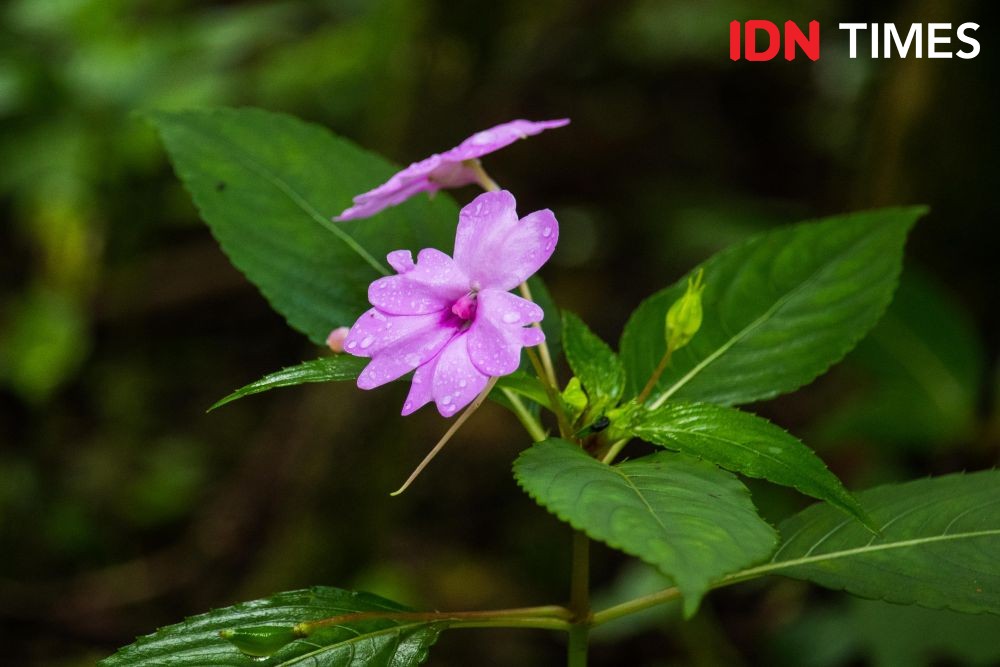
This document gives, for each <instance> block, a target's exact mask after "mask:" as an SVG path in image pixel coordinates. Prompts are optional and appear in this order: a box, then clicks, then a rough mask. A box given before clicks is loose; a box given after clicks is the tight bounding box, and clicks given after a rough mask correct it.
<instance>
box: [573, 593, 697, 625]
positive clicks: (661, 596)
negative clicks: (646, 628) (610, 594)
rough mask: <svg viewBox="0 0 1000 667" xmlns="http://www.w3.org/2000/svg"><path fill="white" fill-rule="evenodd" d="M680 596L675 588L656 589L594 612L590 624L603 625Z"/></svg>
mask: <svg viewBox="0 0 1000 667" xmlns="http://www.w3.org/2000/svg"><path fill="white" fill-rule="evenodd" d="M680 596H681V592H680V591H679V590H678V589H677V588H676V587H674V588H667V589H666V590H662V591H657V592H656V593H651V594H649V595H644V596H642V597H641V598H636V599H634V600H629V601H628V602H623V603H621V604H616V605H615V606H613V607H608V608H607V609H603V610H601V611H598V612H595V613H594V619H593V621H592V623H591V624H592V625H594V626H595V627H596V626H598V625H603V624H604V623H607V622H608V621H613V620H615V619H618V618H621V617H622V616H629V615H631V614H635V613H637V612H640V611H642V610H644V609H649V608H650V607H655V606H656V605H660V604H663V603H664V602H670V601H671V600H676V599H677V598H679V597H680Z"/></svg>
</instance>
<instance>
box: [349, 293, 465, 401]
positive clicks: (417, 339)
mask: <svg viewBox="0 0 1000 667" xmlns="http://www.w3.org/2000/svg"><path fill="white" fill-rule="evenodd" d="M460 325H461V321H459V320H458V319H457V318H455V317H453V316H452V315H451V314H450V313H432V314H430V315H387V314H385V313H382V312H380V311H379V310H378V309H376V308H372V309H370V310H369V311H367V312H366V313H365V314H364V315H362V316H361V317H360V318H359V319H358V321H357V322H355V324H354V326H353V327H351V331H350V333H348V334H347V339H346V340H345V341H344V351H345V352H347V353H349V354H353V355H355V356H358V357H371V358H372V361H371V362H370V363H369V364H368V365H367V366H365V370H364V371H362V372H361V375H360V376H358V387H360V388H361V389H373V388H375V387H378V386H380V385H383V384H385V383H387V382H392V381H393V380H395V379H397V378H399V377H402V376H403V375H405V374H406V373H409V372H410V371H412V370H414V369H415V368H417V367H418V366H420V365H421V364H424V363H425V362H427V361H428V360H429V359H431V358H433V357H434V355H435V354H437V353H438V351H440V349H441V348H442V347H443V346H444V345H445V343H447V342H448V341H449V340H450V339H451V338H452V337H454V335H455V334H456V333H458V331H459V326H460Z"/></svg>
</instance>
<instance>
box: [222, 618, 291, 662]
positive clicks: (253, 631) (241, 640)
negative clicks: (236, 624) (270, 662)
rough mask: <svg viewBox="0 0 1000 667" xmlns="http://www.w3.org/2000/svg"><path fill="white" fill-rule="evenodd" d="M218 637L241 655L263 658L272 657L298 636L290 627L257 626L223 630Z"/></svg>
mask: <svg viewBox="0 0 1000 667" xmlns="http://www.w3.org/2000/svg"><path fill="white" fill-rule="evenodd" d="M219 636H220V637H222V638H223V639H225V640H226V641H228V642H229V643H231V644H232V645H233V646H235V647H236V648H238V649H239V650H240V651H241V652H242V653H244V654H246V655H249V656H252V657H255V658H265V657H267V656H269V655H273V654H274V653H275V652H277V651H278V650H279V649H281V648H282V647H283V646H285V645H287V644H290V643H292V642H293V641H295V640H296V639H298V638H299V636H298V635H297V634H296V633H295V629H294V628H292V627H283V626H276V625H258V626H256V627H252V628H236V629H234V630H223V631H221V632H220V633H219Z"/></svg>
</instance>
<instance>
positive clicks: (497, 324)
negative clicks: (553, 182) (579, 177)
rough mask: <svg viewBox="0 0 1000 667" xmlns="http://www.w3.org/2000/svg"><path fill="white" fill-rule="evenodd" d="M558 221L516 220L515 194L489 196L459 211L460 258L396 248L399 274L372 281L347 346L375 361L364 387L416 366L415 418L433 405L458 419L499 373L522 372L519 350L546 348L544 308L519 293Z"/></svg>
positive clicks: (407, 409) (544, 217) (554, 236)
mask: <svg viewBox="0 0 1000 667" xmlns="http://www.w3.org/2000/svg"><path fill="white" fill-rule="evenodd" d="M558 238H559V223H558V222H557V221H556V218H555V216H554V215H553V214H552V211H550V210H548V209H545V210H542V211H535V212H534V213H530V214H528V215H526V216H524V217H523V218H521V219H520V220H518V217H517V210H516V202H515V201H514V196H513V195H511V194H510V193H509V192H507V191H506V190H501V191H499V192H486V193H484V194H481V195H479V196H478V197H476V198H475V199H474V200H473V201H472V202H471V203H469V205H467V206H466V207H465V208H463V209H462V211H461V212H460V213H459V221H458V230H457V231H456V234H455V257H454V259H452V258H451V257H449V256H448V255H446V254H444V253H443V252H441V251H439V250H435V249H433V248H427V249H425V250H421V251H420V253H419V254H418V255H417V261H416V262H414V261H413V255H412V254H411V253H410V251H408V250H396V251H394V252H391V253H389V255H388V257H387V259H388V261H389V264H390V265H391V266H392V267H393V268H394V269H395V270H396V271H397V275H394V276H388V277H385V278H379V279H378V280H376V281H375V282H373V283H372V284H371V285H370V286H369V287H368V300H369V301H370V302H371V304H372V306H374V308H372V309H370V310H368V311H367V312H366V313H365V314H364V315H362V316H361V317H360V318H358V321H357V322H355V323H354V326H353V327H351V331H350V333H349V334H348V335H347V339H346V341H345V344H344V351H345V352H348V353H349V354H353V355H356V356H359V357H370V358H371V362H370V363H369V364H368V365H367V366H366V367H365V370H364V371H362V373H361V375H360V376H359V377H358V386H359V387H360V388H362V389H373V388H374V387H378V386H380V385H383V384H385V383H387V382H391V381H393V380H396V379H398V378H400V377H402V376H403V375H405V374H406V373H409V372H410V371H415V372H414V374H413V382H412V384H411V387H410V394H409V396H407V398H406V402H405V403H404V404H403V414H404V415H408V414H410V413H412V412H414V411H415V410H417V409H418V408H420V407H422V406H424V405H426V404H427V403H429V402H430V401H432V400H433V401H434V402H435V403H436V404H437V408H438V412H440V413H441V415H442V416H444V417H450V416H452V415H453V414H455V413H456V412H457V411H458V410H460V409H461V408H463V407H465V406H466V405H468V404H469V403H470V402H472V400H473V399H475V397H476V396H477V395H478V394H479V393H480V392H481V391H482V390H483V388H484V387H485V386H486V383H487V382H488V381H489V378H491V377H499V376H501V375H507V374H509V373H512V372H514V370H516V369H517V367H518V365H519V363H520V360H521V348H522V347H525V346H532V345H538V344H539V343H541V342H542V341H543V340H545V336H544V334H543V333H542V331H541V329H539V328H538V327H532V326H526V325H531V324H533V323H535V322H540V321H541V320H542V316H543V312H542V309H541V308H539V307H538V306H537V305H535V304H534V303H532V302H531V301H528V300H526V299H522V298H521V297H519V296H515V295H513V294H511V293H510V292H509V291H508V290H511V289H513V288H514V287H516V286H517V285H519V284H520V283H522V282H524V281H525V280H527V279H528V277H529V276H531V275H532V274H533V273H535V272H536V271H537V270H538V269H539V268H540V267H541V266H542V265H543V264H544V263H545V262H546V261H548V259H549V257H550V256H551V255H552V251H553V250H554V249H555V246H556V241H557V240H558Z"/></svg>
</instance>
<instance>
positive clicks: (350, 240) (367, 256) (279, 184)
mask: <svg viewBox="0 0 1000 667" xmlns="http://www.w3.org/2000/svg"><path fill="white" fill-rule="evenodd" d="M186 127H187V128H188V129H189V130H190V131H191V132H193V133H195V134H197V135H198V136H200V137H202V138H204V139H207V140H208V141H210V142H215V143H217V144H222V145H223V146H225V147H226V148H227V149H229V150H230V151H231V152H232V153H233V155H234V157H235V158H236V162H237V163H239V164H241V165H242V166H243V167H245V168H246V169H249V170H250V171H253V172H255V173H256V174H257V175H258V176H260V177H261V178H263V179H264V180H266V181H268V182H269V183H270V184H271V185H273V186H274V187H275V188H277V189H278V190H279V191H280V192H281V193H283V194H284V195H285V196H286V197H288V198H289V199H290V200H291V201H292V203H293V204H295V205H296V206H298V207H299V208H300V209H302V211H303V212H304V213H305V214H306V215H308V216H309V217H310V218H312V219H313V220H314V221H315V222H317V223H319V225H320V226H321V227H323V228H324V229H326V230H327V231H329V232H332V233H333V235H334V236H336V237H337V238H338V239H340V241H341V242H343V243H344V244H345V245H346V246H347V247H349V248H350V249H351V250H353V251H354V252H355V253H357V255H358V256H359V257H360V258H361V259H363V260H364V261H365V262H366V263H368V264H369V265H370V266H371V267H372V268H373V269H375V270H376V271H378V272H379V273H380V274H382V275H384V276H386V275H389V271H388V269H386V268H385V266H383V265H382V263H381V262H379V261H378V260H377V259H375V257H373V256H372V254H371V253H369V252H368V250H366V249H365V247H364V246H362V245H361V244H360V243H358V241H357V240H356V239H355V238H354V237H353V236H351V235H350V234H348V233H347V232H345V231H344V230H343V229H341V228H340V227H338V226H337V225H335V224H333V223H332V222H331V221H329V220H327V219H326V218H325V217H324V216H323V215H321V214H320V212H319V211H317V210H316V209H315V208H314V207H313V205H312V204H310V203H309V200H307V199H306V198H305V197H304V196H303V195H301V194H300V193H299V192H298V191H297V190H296V189H295V188H293V187H292V186H291V185H289V184H288V183H287V182H285V181H284V180H283V179H282V178H281V177H280V176H277V175H276V174H274V173H272V172H271V171H270V170H269V169H268V168H267V167H265V166H264V165H262V164H260V163H259V162H258V161H257V160H255V159H254V158H253V157H251V156H250V155H249V154H248V153H246V152H245V151H244V150H243V149H241V148H240V147H239V146H237V145H236V144H234V143H233V142H231V141H230V140H229V139H227V138H226V137H224V136H222V135H219V134H206V133H205V132H203V131H201V130H200V129H199V128H197V127H195V126H193V125H186ZM192 194H194V193H192Z"/></svg>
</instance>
